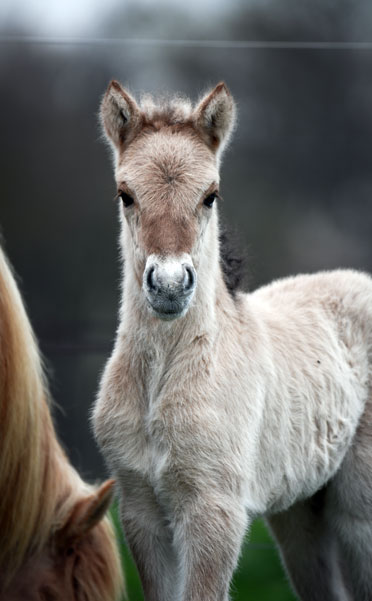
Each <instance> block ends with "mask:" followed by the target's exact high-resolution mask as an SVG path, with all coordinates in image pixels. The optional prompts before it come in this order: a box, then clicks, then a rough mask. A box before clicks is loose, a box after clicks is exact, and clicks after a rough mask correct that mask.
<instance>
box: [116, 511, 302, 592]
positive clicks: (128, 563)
mask: <svg viewBox="0 0 372 601" xmlns="http://www.w3.org/2000/svg"><path fill="white" fill-rule="evenodd" d="M111 515H112V518H113V521H114V524H115V527H116V530H117V536H118V540H119V543H120V552H121V557H122V564H123V569H124V573H125V578H126V582H127V591H128V601H143V595H142V591H141V584H140V580H139V578H138V574H137V570H136V568H135V566H134V563H133V560H132V558H131V555H130V553H129V551H128V548H127V546H126V544H125V541H124V536H123V533H122V531H121V528H120V523H119V518H118V512H117V507H116V506H114V507H113V509H112V510H111ZM231 598H232V600H233V601H249V600H250V599H252V600H256V599H260V601H295V597H294V595H293V593H292V592H291V590H290V588H289V585H288V582H287V579H286V576H285V574H284V571H283V568H282V565H281V562H280V559H279V554H278V552H277V550H276V548H275V546H274V543H273V541H272V539H271V537H270V535H269V533H268V531H267V529H266V527H265V524H264V523H263V521H262V520H256V521H255V522H254V523H253V525H252V527H251V530H250V533H249V537H247V538H246V541H245V544H244V547H243V551H242V554H241V558H240V562H239V566H238V569H237V571H236V573H235V575H234V578H233V582H232V586H231ZM123 601H124V600H123Z"/></svg>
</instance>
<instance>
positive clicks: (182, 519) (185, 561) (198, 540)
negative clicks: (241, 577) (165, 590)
mask: <svg viewBox="0 0 372 601" xmlns="http://www.w3.org/2000/svg"><path fill="white" fill-rule="evenodd" d="M246 527H247V516H246V512H245V509H244V507H243V505H242V504H240V503H237V501H236V500H235V499H234V498H226V497H225V498H224V497H219V496H218V495H216V496H214V497H213V496H212V494H211V495H210V496H209V497H208V498H194V499H192V500H187V501H186V502H185V503H184V504H183V506H182V509H181V510H180V511H179V512H178V514H177V515H176V518H175V521H174V524H173V528H174V544H175V547H176V548H177V550H178V554H179V555H180V557H181V589H180V595H179V596H178V597H176V600H175V601H227V599H228V593H229V585H230V581H231V578H232V575H233V571H234V569H235V567H236V565H237V562H238V557H239V552H240V548H241V544H242V540H243V537H244V533H245V530H246Z"/></svg>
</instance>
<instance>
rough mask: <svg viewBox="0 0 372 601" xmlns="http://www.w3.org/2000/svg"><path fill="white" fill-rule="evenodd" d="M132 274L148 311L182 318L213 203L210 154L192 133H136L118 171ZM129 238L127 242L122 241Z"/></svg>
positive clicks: (215, 188)
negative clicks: (129, 242) (132, 261)
mask: <svg viewBox="0 0 372 601" xmlns="http://www.w3.org/2000/svg"><path fill="white" fill-rule="evenodd" d="M116 177H117V188H118V195H119V199H120V202H121V205H122V212H123V216H124V219H125V221H126V223H127V225H128V230H129V232H128V233H129V236H130V239H131V245H132V249H133V260H134V269H135V273H136V276H137V279H138V281H139V282H140V283H141V286H142V290H143V294H144V295H145V298H146V301H147V304H148V307H149V309H150V310H151V312H152V313H153V314H154V315H156V316H157V317H159V318H161V319H167V320H170V319H175V318H177V317H180V316H181V315H183V314H185V312H186V311H187V309H188V307H189V305H190V302H191V299H192V297H193V295H194V292H195V288H196V285H197V269H198V264H199V259H200V253H201V251H202V248H203V242H204V236H205V232H206V230H207V228H208V222H209V221H210V219H211V217H212V216H213V213H214V211H215V207H214V206H213V204H214V200H215V199H216V198H217V196H218V182H219V176H218V170H217V166H216V159H215V156H214V154H213V153H212V152H211V150H210V149H209V148H208V147H207V146H206V145H205V144H203V143H202V142H201V140H200V139H199V137H198V136H197V135H196V134H195V132H193V131H192V130H191V129H190V128H189V130H188V129H187V128H185V129H184V130H181V131H180V132H174V131H173V130H172V128H171V127H164V128H162V129H161V130H160V131H156V132H149V133H145V132H144V133H142V134H141V135H139V136H138V137H137V138H136V139H135V140H134V141H133V142H132V144H131V145H130V146H129V147H128V149H127V150H126V151H124V152H123V154H122V156H121V159H120V163H119V166H118V168H117V170H116ZM128 233H127V236H128Z"/></svg>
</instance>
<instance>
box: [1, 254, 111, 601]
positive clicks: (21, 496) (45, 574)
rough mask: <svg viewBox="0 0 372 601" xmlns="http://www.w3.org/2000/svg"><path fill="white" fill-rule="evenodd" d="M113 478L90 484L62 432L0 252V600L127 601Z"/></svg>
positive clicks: (38, 357)
mask: <svg viewBox="0 0 372 601" xmlns="http://www.w3.org/2000/svg"><path fill="white" fill-rule="evenodd" d="M112 487H113V481H112V480H109V481H107V482H105V483H104V484H103V485H102V486H101V487H100V488H96V487H92V486H89V485H88V484H86V483H85V482H83V480H82V479H81V478H80V476H79V475H78V473H77V472H76V470H75V469H74V468H73V467H72V465H71V464H70V463H69V461H68V459H67V457H66V455H65V453H64V451H63V450H62V448H61V446H60V444H59V442H58V440H57V438H56V434H55V430H54V427H53V423H52V420H51V416H50V410H49V404H48V390H47V385H46V381H45V378H44V375H43V369H42V365H41V360H40V355H39V351H38V348H37V344H36V341H35V339H34V335H33V332H32V329H31V326H30V323H29V320H28V318H27V315H26V313H25V310H24V307H23V304H22V300H21V297H20V294H19V291H18V289H17V286H16V283H15V280H14V278H13V275H12V273H11V270H10V267H9V265H8V264H7V261H6V259H5V257H4V254H3V252H2V250H1V249H0V538H1V543H0V601H118V600H119V597H120V594H121V591H122V589H123V578H122V574H121V568H120V559H119V554H118V550H117V547H116V543H115V536H114V531H113V528H112V525H111V523H110V522H109V520H108V518H105V517H104V514H105V512H106V510H107V508H108V505H109V503H110V501H111V497H112Z"/></svg>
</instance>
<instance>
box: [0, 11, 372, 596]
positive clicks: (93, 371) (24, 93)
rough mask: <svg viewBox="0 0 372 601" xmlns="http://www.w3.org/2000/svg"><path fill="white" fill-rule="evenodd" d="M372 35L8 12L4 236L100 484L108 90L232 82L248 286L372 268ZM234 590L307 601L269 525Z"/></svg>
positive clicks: (2, 34) (257, 533) (285, 15)
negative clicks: (94, 415) (96, 435)
mask: <svg viewBox="0 0 372 601" xmlns="http://www.w3.org/2000/svg"><path fill="white" fill-rule="evenodd" d="M371 34H372V3H371V2H369V0H349V1H347V0H312V1H311V2H307V1H305V0H280V2H279V1H278V0H245V1H243V0H229V1H227V0H224V1H223V0H188V2H186V3H184V2H182V3H181V2H175V1H174V0H173V1H172V0H158V1H157V2H155V1H154V2H152V1H151V0H135V1H132V0H121V1H119V0H105V2H99V1H98V0H79V2H76V1H75V0H64V2H57V1H55V0H49V1H48V2H47V1H46V0H2V1H1V3H0V83H1V96H0V173H1V200H0V203H1V204H0V207H1V213H0V227H1V232H2V236H3V243H4V244H5V248H6V251H7V253H8V255H9V257H10V259H11V261H12V263H13V265H14V267H15V269H16V271H17V273H18V275H19V281H20V286H21V289H22V292H23V295H24V298H25V300H26V303H27V307H28V311H29V314H30V317H31V320H32V323H33V326H34V328H35V330H36V333H37V336H38V338H39V340H40V344H41V348H42V351H43V353H44V355H45V357H46V361H47V365H48V367H49V372H50V377H51V387H52V392H53V396H54V398H55V401H56V408H55V419H56V423H57V427H58V432H59V435H60V437H61V439H62V441H63V443H64V445H65V447H66V448H67V450H68V453H69V456H70V458H71V460H72V462H73V463H74V464H75V465H76V466H77V467H78V469H79V470H80V472H81V473H82V475H83V476H84V477H85V478H87V479H89V480H95V479H96V478H101V477H103V476H104V474H105V467H104V465H103V462H102V460H101V457H100V455H99V453H98V452H97V450H96V447H95V443H94V441H93V437H92V434H91V431H90V426H89V411H90V407H91V405H92V402H93V400H94V396H95V391H96V389H97V382H98V379H99V375H100V373H101V371H102V368H103V366H104V363H105V361H106V359H107V357H108V355H109V353H110V349H111V346H112V341H113V339H114V335H115V328H116V323H117V317H116V315H117V306H118V289H119V279H120V266H119V261H118V252H117V237H118V225H117V207H116V205H115V202H114V201H113V197H114V194H115V185H114V181H113V177H112V170H111V161H110V158H109V155H108V152H107V150H106V148H105V146H104V144H103V143H102V142H101V140H100V132H99V128H98V124H97V110H98V105H99V102H100V98H101V96H102V94H103V93H104V91H105V88H106V86H107V84H108V82H109V80H110V79H111V78H113V77H114V78H116V79H119V80H120V81H121V82H122V83H123V84H125V85H127V86H129V88H130V89H131V90H132V92H133V93H134V94H139V93H141V92H154V93H162V92H164V91H171V92H172V91H174V92H181V93H183V94H186V95H189V96H191V97H192V98H194V99H196V98H197V97H198V96H199V95H200V93H202V92H203V91H205V90H206V89H208V87H209V86H213V85H215V84H216V83H217V82H218V81H220V80H225V81H226V83H227V84H228V86H229V87H230V89H231V91H232V93H233V95H234V97H235V99H236V101H237V104H238V109H239V125H238V128H237V131H236V134H235V138H234V140H233V143H232V145H231V148H230V149H229V151H228V152H227V153H226V156H225V160H224V164H223V168H222V195H223V198H224V201H223V203H222V206H221V207H220V210H221V211H222V213H223V220H224V221H225V223H227V224H229V225H230V226H231V227H232V228H233V229H235V230H236V231H237V232H238V237H239V239H240V243H241V247H242V251H243V253H244V254H245V256H246V257H247V260H248V286H249V288H251V289H253V288H255V287H257V286H259V285H261V284H264V283H266V282H268V281H270V280H271V279H273V278H278V277H282V276H285V275H288V274H293V273H296V272H303V271H307V272H308V271H316V270H319V269H329V268H334V267H340V266H344V267H354V268H356V269H362V270H367V271H372V235H371V233H372V169H371V167H372V165H371V159H372V35H371ZM123 553H124V557H125V562H126V564H127V571H129V576H128V577H129V581H130V599H131V600H134V599H135V600H137V599H138V600H139V599H140V598H141V597H140V593H139V590H138V582H137V581H136V577H135V574H134V571H133V570H132V568H131V567H129V564H128V562H129V560H128V556H127V553H126V551H123ZM249 595H251V597H249ZM233 596H234V599H237V600H241V601H243V600H246V599H248V598H252V599H253V598H255V599H260V600H267V601H289V600H290V599H293V597H292V596H291V593H290V592H289V588H288V586H287V584H286V580H285V577H284V575H283V572H282V571H281V568H280V563H279V560H278V558H277V556H276V553H275V551H274V548H273V544H272V542H271V540H270V539H269V537H268V535H267V533H266V531H265V530H264V527H263V525H262V523H260V522H259V523H256V524H255V526H254V528H253V536H252V537H251V539H250V542H248V543H247V545H246V548H245V552H244V555H243V558H242V561H241V569H240V571H239V572H238V574H237V576H236V579H235V582H234V587H233Z"/></svg>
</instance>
